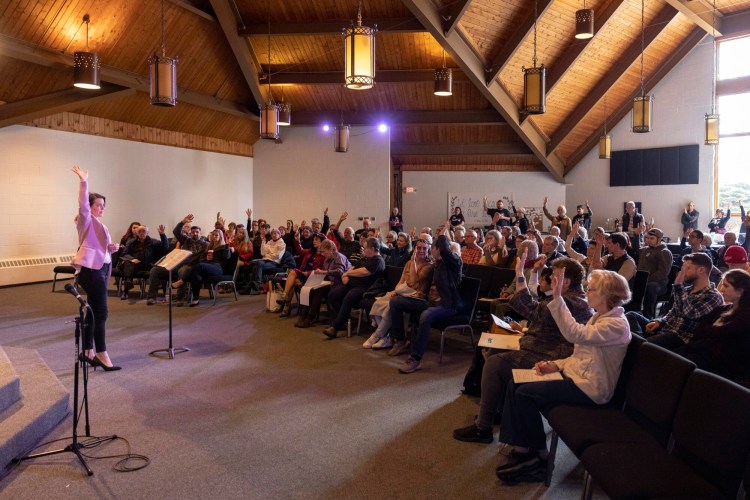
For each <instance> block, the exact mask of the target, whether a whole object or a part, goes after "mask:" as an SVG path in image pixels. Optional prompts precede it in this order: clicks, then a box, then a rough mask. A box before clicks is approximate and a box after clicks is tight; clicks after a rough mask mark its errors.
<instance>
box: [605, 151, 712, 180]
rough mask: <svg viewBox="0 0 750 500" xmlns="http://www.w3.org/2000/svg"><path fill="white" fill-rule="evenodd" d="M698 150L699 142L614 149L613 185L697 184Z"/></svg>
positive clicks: (611, 165) (610, 175)
mask: <svg viewBox="0 0 750 500" xmlns="http://www.w3.org/2000/svg"><path fill="white" fill-rule="evenodd" d="M698 154H699V147H698V145H697V144H691V145H688V146H672V147H668V148H651V149H633V150H629V151H613V152H612V159H611V160H610V164H609V182H610V186H666V185H671V184H698V174H699V161H698Z"/></svg>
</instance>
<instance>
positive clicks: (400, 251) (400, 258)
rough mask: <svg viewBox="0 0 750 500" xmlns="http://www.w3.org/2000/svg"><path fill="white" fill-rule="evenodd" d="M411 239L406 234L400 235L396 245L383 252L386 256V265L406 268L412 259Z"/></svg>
mask: <svg viewBox="0 0 750 500" xmlns="http://www.w3.org/2000/svg"><path fill="white" fill-rule="evenodd" d="M411 250H412V247H411V238H410V237H409V235H408V234H406V233H400V234H399V235H398V237H397V238H396V245H395V246H394V247H392V248H388V249H385V250H383V251H382V253H383V254H385V265H386V266H394V267H404V266H405V265H406V263H407V262H409V258H410V257H411Z"/></svg>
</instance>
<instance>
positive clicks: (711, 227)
mask: <svg viewBox="0 0 750 500" xmlns="http://www.w3.org/2000/svg"><path fill="white" fill-rule="evenodd" d="M731 217H732V210H731V209H729V208H727V214H726V215H724V209H723V208H717V209H716V215H715V216H714V217H713V218H712V219H711V220H710V221H708V231H709V232H711V233H719V234H724V233H726V232H727V230H726V225H727V222H728V221H729V219H730V218H731Z"/></svg>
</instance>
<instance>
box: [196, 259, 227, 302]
mask: <svg viewBox="0 0 750 500" xmlns="http://www.w3.org/2000/svg"><path fill="white" fill-rule="evenodd" d="M221 272H222V269H221V266H220V265H219V264H212V263H210V262H201V263H199V264H196V265H195V267H193V272H192V273H191V274H190V289H191V291H192V292H193V300H198V297H200V293H201V285H202V284H203V278H206V277H209V276H213V277H216V276H221Z"/></svg>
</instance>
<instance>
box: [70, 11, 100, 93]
mask: <svg viewBox="0 0 750 500" xmlns="http://www.w3.org/2000/svg"><path fill="white" fill-rule="evenodd" d="M89 21H91V17H90V16H89V15H88V14H86V15H85V16H83V22H84V23H85V24H86V51H85V52H74V53H73V86H74V87H78V88H80V89H94V90H96V89H99V88H101V85H100V83H99V82H100V80H99V70H100V69H101V67H102V62H101V60H100V59H99V54H97V53H96V52H89Z"/></svg>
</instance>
